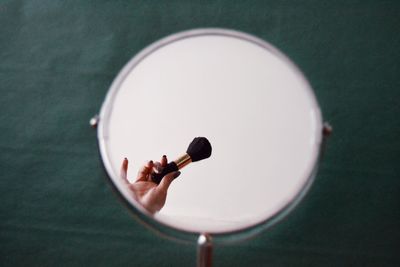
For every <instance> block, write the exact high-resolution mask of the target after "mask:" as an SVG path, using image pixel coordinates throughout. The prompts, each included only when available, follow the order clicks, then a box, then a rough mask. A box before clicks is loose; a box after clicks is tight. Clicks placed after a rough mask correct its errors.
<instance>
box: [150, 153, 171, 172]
mask: <svg viewBox="0 0 400 267" xmlns="http://www.w3.org/2000/svg"><path fill="white" fill-rule="evenodd" d="M167 164H168V160H167V156H165V155H164V156H162V158H161V161H160V162H158V161H156V162H154V167H153V171H154V172H155V173H160V172H162V169H163V168H164V167H165V166H167Z"/></svg>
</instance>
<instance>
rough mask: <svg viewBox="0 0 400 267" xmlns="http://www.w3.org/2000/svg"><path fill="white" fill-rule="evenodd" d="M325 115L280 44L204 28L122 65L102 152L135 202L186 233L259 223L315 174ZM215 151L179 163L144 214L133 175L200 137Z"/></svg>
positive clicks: (109, 101)
mask: <svg viewBox="0 0 400 267" xmlns="http://www.w3.org/2000/svg"><path fill="white" fill-rule="evenodd" d="M321 129H322V123H321V114H320V110H319V107H318V104H317V102H316V99H315V96H314V94H313V92H312V89H311V87H310V85H309V84H308V82H307V80H306V79H305V78H304V76H303V75H302V74H301V72H300V71H299V70H298V69H297V68H296V67H295V66H294V64H293V63H291V61H290V60H288V59H287V58H286V57H285V56H284V55H283V54H282V53H281V52H279V51H278V50H277V49H275V48H274V47H273V46H271V45H270V44H268V43H266V42H265V41H262V40H260V39H258V38H255V37H253V36H250V35H248V34H244V33H241V32H236V31H230V30H220V29H204V30H194V31H188V32H183V33H178V34H175V35H172V36H169V37H167V38H165V39H162V40H161V41H158V42H156V43H155V44H153V45H151V46H149V47H148V48H146V49H145V50H143V51H142V52H141V53H139V54H138V55H137V56H136V57H134V58H133V59H132V60H131V61H130V62H129V63H128V64H127V65H126V66H125V68H124V69H123V70H122V71H121V72H120V74H119V75H118V77H117V78H116V80H115V81H114V83H113V84H112V86H111V88H110V91H109V93H108V95H107V97H106V100H105V102H104V104H103V106H102V110H101V113H100V121H99V127H98V137H99V143H100V150H101V155H102V158H103V161H104V164H105V167H106V169H107V172H108V173H109V175H110V177H111V180H112V181H113V183H114V184H115V186H116V187H117V188H118V190H119V191H120V192H121V193H122V195H123V196H124V197H125V198H126V200H127V201H129V203H131V205H133V206H134V207H135V208H136V209H139V210H141V211H142V212H144V213H146V214H147V215H148V216H151V217H153V218H154V219H155V220H157V221H158V222H160V223H162V224H164V225H168V226H171V227H174V228H177V229H181V230H184V231H189V232H207V233H226V232H232V231H237V230H241V229H245V228H248V227H251V226H254V225H257V224H260V223H262V222H264V221H266V220H268V219H269V218H271V217H272V216H276V215H277V214H279V212H282V210H284V208H285V207H287V206H288V205H290V204H291V203H293V202H294V201H295V200H296V199H298V198H299V196H300V195H301V193H302V192H303V191H304V190H305V188H306V187H307V185H308V184H309V183H310V180H311V179H312V172H313V170H314V168H315V166H316V162H317V158H318V154H319V148H320V143H321ZM198 136H204V137H207V139H208V140H209V141H210V143H211V145H212V155H211V157H210V158H208V159H205V160H202V161H198V162H193V163H191V164H189V165H188V166H186V167H185V168H184V169H182V170H181V172H182V173H181V175H180V176H179V177H178V178H177V179H175V180H174V181H173V182H172V184H171V185H170V187H169V189H168V194H167V198H166V202H165V205H164V206H163V207H162V209H161V210H160V211H159V212H156V213H154V214H151V213H147V212H146V210H145V209H143V207H141V204H140V203H139V202H138V201H136V200H135V198H134V197H133V196H132V192H130V190H129V188H128V187H127V186H126V184H125V183H124V181H123V179H121V177H120V169H121V164H122V162H123V159H124V158H125V157H126V158H128V159H129V169H128V179H129V180H130V182H132V183H134V182H135V179H136V173H137V172H138V170H139V168H140V167H141V166H143V165H144V164H145V162H146V161H148V160H154V161H159V160H160V158H161V156H162V155H167V156H168V160H174V159H176V158H178V157H179V156H181V155H182V154H184V153H185V152H186V149H187V147H188V145H189V143H190V142H191V141H192V140H193V138H194V137H198Z"/></svg>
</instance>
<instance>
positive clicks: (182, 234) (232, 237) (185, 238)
mask: <svg viewBox="0 0 400 267" xmlns="http://www.w3.org/2000/svg"><path fill="white" fill-rule="evenodd" d="M204 35H217V36H227V37H235V38H239V39H243V40H245V41H248V42H252V43H254V44H256V45H258V46H261V47H262V48H264V49H266V50H268V51H270V52H271V53H273V54H274V55H276V56H277V57H279V58H280V59H282V60H283V61H285V62H286V63H287V64H288V66H289V67H290V68H291V69H292V70H293V71H294V72H296V73H297V74H298V75H299V77H301V78H302V79H303V80H304V81H305V82H306V84H307V85H309V88H310V90H309V93H310V95H311V97H314V100H315V103H316V104H317V109H318V110H317V112H318V113H319V114H318V116H319V120H320V122H321V135H319V139H318V140H317V141H318V143H319V150H318V154H317V155H316V157H315V160H314V168H313V169H312V171H311V172H310V173H309V175H308V177H309V178H308V179H307V181H306V183H305V184H304V185H303V188H302V189H301V190H300V191H299V193H298V194H297V195H296V196H295V197H294V198H293V199H292V200H291V201H290V202H289V203H288V204H287V205H286V206H285V207H283V208H282V209H280V210H279V211H278V212H276V213H275V214H274V215H273V216H271V217H270V218H267V219H265V220H264V221H262V222H260V223H257V224H255V225H252V226H249V227H246V228H241V229H238V230H234V231H229V232H224V233H216V234H214V233H199V232H189V231H186V230H180V229H178V228H175V227H172V226H169V225H166V224H164V223H162V222H159V221H156V220H155V219H154V218H153V216H152V215H151V214H150V213H148V212H147V211H146V210H145V209H143V208H142V207H141V205H140V204H139V203H136V204H137V205H132V204H131V202H130V201H128V200H127V199H126V198H125V196H124V195H123V193H122V192H121V191H120V190H119V189H118V186H117V185H116V184H115V183H114V181H113V179H118V177H117V178H116V177H112V176H113V175H115V174H114V172H113V168H112V166H111V162H110V160H109V158H108V157H107V153H106V144H105V134H104V133H105V130H106V129H105V127H106V124H105V123H104V122H105V121H107V119H108V117H109V115H110V114H109V110H110V109H109V108H108V107H109V106H110V105H112V103H113V100H114V97H115V95H116V94H117V92H118V90H119V88H120V85H121V84H122V82H123V81H124V80H125V78H126V76H127V75H129V73H130V72H131V70H133V69H134V68H135V67H136V65H138V64H139V63H140V62H141V61H142V60H143V59H144V58H146V57H147V56H148V55H150V54H151V53H152V52H154V51H155V50H157V49H159V48H161V47H163V46H165V45H168V44H170V43H172V42H175V41H178V40H181V39H185V38H189V37H195V36H204ZM311 88H312V87H311V86H310V84H309V83H308V81H307V79H306V78H305V76H304V75H303V73H302V72H301V71H300V70H299V68H298V67H297V66H296V65H295V64H294V63H293V62H292V61H291V60H290V59H289V58H288V57H286V56H285V55H284V54H283V53H282V52H280V51H279V50H278V49H277V48H275V47H274V46H273V45H271V44H269V43H268V42H266V41H264V40H262V39H259V38H257V37H254V36H252V35H250V34H247V33H243V32H240V31H236V30H228V29H221V28H201V29H194V30H188V31H183V32H178V33H175V34H172V35H170V36H167V37H165V38H163V39H161V40H159V41H156V42H155V43H153V44H151V45H150V46H148V47H146V48H145V49H143V50H142V51H141V52H139V53H138V54H137V55H136V56H134V57H133V58H132V59H131V60H130V61H129V62H128V63H127V64H126V65H125V66H124V67H123V69H122V70H121V71H120V72H119V74H118V75H117V76H116V78H115V80H114V81H113V83H112V84H111V86H110V89H109V90H108V93H107V95H106V98H105V100H104V102H103V104H102V108H101V111H100V114H99V115H96V116H95V117H94V118H92V119H91V121H90V124H91V125H92V126H93V127H97V137H98V144H99V150H100V156H101V159H102V163H103V167H104V169H105V171H106V173H107V174H108V175H107V178H108V179H107V180H108V182H109V183H110V185H111V187H112V189H113V191H114V192H115V194H116V195H117V196H118V197H119V199H120V200H121V201H122V202H123V203H124V204H125V205H126V207H127V208H128V209H129V210H130V211H131V212H132V214H133V215H134V217H135V218H136V220H138V221H139V222H141V223H142V224H143V225H145V226H146V227H148V228H150V229H152V230H153V231H155V232H156V233H158V234H160V235H161V236H164V237H166V238H169V239H172V240H175V241H177V242H184V243H187V242H189V243H191V244H193V242H195V241H196V240H197V239H198V238H199V235H201V236H200V238H199V239H198V240H199V244H200V243H201V242H202V241H201V240H204V236H208V235H211V236H212V239H213V243H214V242H216V243H219V244H228V243H232V242H237V241H242V240H245V239H249V238H251V237H254V236H255V235H257V234H258V233H260V232H262V231H264V230H265V229H267V228H269V227H271V226H273V225H274V224H276V223H277V222H278V221H280V220H282V219H283V218H284V217H286V216H287V215H288V214H289V213H290V212H291V211H292V210H293V209H294V208H295V207H296V206H297V205H298V204H299V202H300V201H301V200H302V199H303V198H304V196H305V195H306V193H307V192H308V190H309V189H310V187H311V185H312V183H313V181H314V178H315V176H316V172H317V169H318V163H319V161H320V158H321V150H322V149H323V147H324V146H323V143H324V141H325V137H326V136H328V134H329V133H330V131H331V127H330V126H329V124H323V120H322V115H321V111H320V108H319V105H318V102H317V100H316V97H315V94H314V92H313V90H312V89H311ZM132 201H133V202H135V201H134V200H132ZM199 252H201V251H199Z"/></svg>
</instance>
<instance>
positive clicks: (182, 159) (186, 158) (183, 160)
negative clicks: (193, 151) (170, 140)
mask: <svg viewBox="0 0 400 267" xmlns="http://www.w3.org/2000/svg"><path fill="white" fill-rule="evenodd" d="M190 162H192V159H191V158H190V156H189V155H188V154H185V155H183V156H181V157H179V158H178V159H177V160H175V163H176V166H178V169H182V168H183V167H185V166H186V165H188V164H189V163H190Z"/></svg>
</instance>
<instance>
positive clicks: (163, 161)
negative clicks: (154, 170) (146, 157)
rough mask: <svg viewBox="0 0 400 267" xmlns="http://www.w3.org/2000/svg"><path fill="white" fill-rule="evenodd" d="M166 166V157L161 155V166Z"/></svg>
mask: <svg viewBox="0 0 400 267" xmlns="http://www.w3.org/2000/svg"><path fill="white" fill-rule="evenodd" d="M167 164H168V160H167V156H165V155H163V156H162V158H161V166H162V167H165V166H167Z"/></svg>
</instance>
